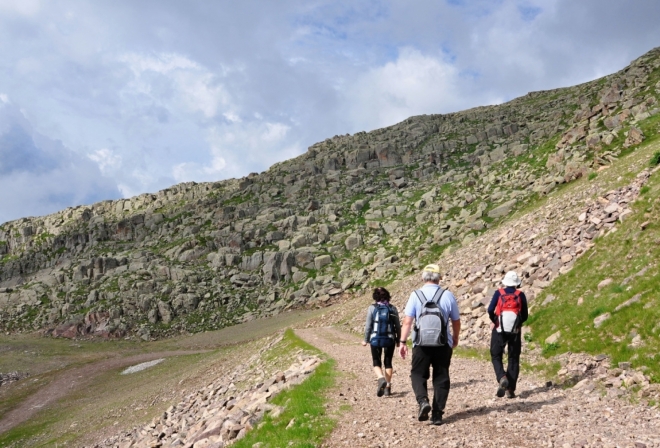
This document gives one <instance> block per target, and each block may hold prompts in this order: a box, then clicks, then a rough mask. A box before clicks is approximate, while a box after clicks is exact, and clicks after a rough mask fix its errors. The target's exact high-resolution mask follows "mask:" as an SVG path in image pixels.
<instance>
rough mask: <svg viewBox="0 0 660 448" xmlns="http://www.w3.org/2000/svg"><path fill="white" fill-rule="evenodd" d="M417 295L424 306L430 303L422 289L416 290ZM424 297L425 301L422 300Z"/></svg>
mask: <svg viewBox="0 0 660 448" xmlns="http://www.w3.org/2000/svg"><path fill="white" fill-rule="evenodd" d="M415 295H416V296H417V298H418V299H419V302H420V303H421V304H422V305H424V302H428V300H429V299H427V298H426V295H425V294H424V291H422V290H421V289H416V290H415ZM422 297H424V300H422Z"/></svg>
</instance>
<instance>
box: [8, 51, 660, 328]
mask: <svg viewBox="0 0 660 448" xmlns="http://www.w3.org/2000/svg"><path fill="white" fill-rule="evenodd" d="M659 81H660V49H655V50H652V51H651V52H649V53H647V54H646V55H644V56H642V57H640V58H638V59H637V60H635V61H633V62H632V63H631V65H630V66H628V67H626V68H625V69H623V70H621V71H619V72H617V73H614V74H612V75H609V76H606V77H604V78H601V79H598V80H595V81H592V82H589V83H585V84H582V85H579V86H574V87H570V88H563V89H555V90H550V91H543V92H533V93H529V94H527V95H526V96H524V97H521V98H517V99H515V100H513V101H510V102H508V103H505V104H502V105H499V106H488V107H479V108H475V109H470V110H466V111H462V112H457V113H453V114H447V115H427V116H418V117H411V118H409V119H407V120H405V121H404V122H402V123H399V124H396V125H394V126H391V127H388V128H384V129H379V130H376V131H373V132H369V133H366V132H360V133H357V134H355V135H352V136H350V135H345V136H335V137H333V138H329V139H327V140H325V141H323V142H320V143H317V144H315V145H312V146H311V147H310V148H309V149H308V151H307V152H306V153H305V154H303V155H301V156H299V157H297V158H295V159H292V160H288V161H285V162H282V163H278V164H276V165H274V166H272V167H271V168H270V169H269V170H268V171H266V172H263V173H260V174H256V173H253V174H250V175H249V176H247V177H245V178H243V179H239V180H235V179H232V180H229V181H221V182H216V183H203V184H196V183H185V184H179V185H175V186H173V187H171V188H169V189H166V190H163V191H160V192H158V193H156V194H143V195H140V196H137V197H135V198H131V199H126V200H119V201H105V202H101V203H97V204H93V205H91V206H82V207H76V208H70V209H66V210H64V211H61V212H58V213H55V214H52V215H49V216H45V217H38V218H23V219H20V220H16V221H12V222H8V223H4V224H3V225H2V226H0V257H2V258H1V259H0V328H2V329H3V330H4V331H24V330H34V329H43V330H46V331H48V332H50V333H52V334H54V335H62V336H69V337H75V336H81V335H87V334H93V335H100V336H110V337H120V336H125V335H133V334H135V335H139V336H141V337H142V338H143V339H149V338H152V337H155V336H159V335H167V334H172V333H175V332H181V331H201V330H204V329H211V328H220V327H224V326H227V325H232V324H234V323H237V322H242V321H246V320H251V319H255V318H258V317H263V316H267V315H273V314H277V313H280V312H282V311H284V310H288V309H292V308H299V307H318V306H326V305H328V304H331V303H334V302H336V301H338V300H341V299H342V297H346V296H348V295H350V294H351V292H353V291H360V290H362V289H364V288H366V287H367V286H369V284H370V283H373V282H378V283H379V284H383V283H385V284H387V283H388V282H390V281H392V280H394V279H397V278H403V277H404V276H406V275H408V274H409V273H411V272H412V271H413V270H414V269H415V268H418V267H419V266H420V265H422V264H424V263H427V262H429V261H431V260H437V259H438V257H439V256H440V255H441V254H442V253H443V252H444V251H446V252H445V256H448V254H450V253H457V252H455V251H456V250H459V249H458V248H460V247H461V246H463V247H467V245H468V244H469V243H470V242H474V241H475V240H476V239H477V238H480V235H481V234H482V233H483V232H485V231H486V230H487V229H489V228H493V227H496V226H498V225H500V223H501V222H502V221H504V220H506V218H508V217H509V216H510V215H511V214H512V213H513V212H515V211H516V210H517V209H521V208H523V207H526V206H529V205H530V204H533V203H535V202H536V201H537V200H539V198H541V197H543V196H544V195H547V194H548V193H550V192H551V191H552V190H553V189H555V188H557V187H558V186H559V185H561V184H565V183H568V182H571V181H573V180H575V179H577V178H580V177H582V176H585V175H589V174H590V173H593V172H595V171H597V170H598V169H599V168H600V167H601V166H604V165H608V164H610V163H611V162H612V161H613V160H615V159H616V158H617V157H618V156H619V155H620V154H621V153H624V152H630V151H633V150H634V149H635V148H636V147H637V145H638V144H639V143H641V142H642V141H643V140H644V138H645V137H649V136H650V135H651V134H655V133H657V129H656V128H655V127H652V126H649V125H648V123H651V122H653V120H654V119H655V118H657V117H654V115H656V114H657V112H658V110H659V109H658V108H657V107H656V106H657V101H658V98H659V96H658V95H659V93H660V85H659V84H657V83H658V82H659ZM645 123H646V124H647V125H645ZM635 188H637V189H639V185H637V186H635V185H633V184H631V186H630V187H629V189H628V190H625V189H624V190H621V191H616V192H613V193H612V195H611V197H609V196H608V197H606V198H605V200H606V201H607V204H605V203H604V202H602V203H595V204H594V205H593V208H591V209H589V210H584V212H585V216H584V219H581V221H580V222H581V223H582V224H581V225H577V224H576V226H577V227H575V226H574V227H572V228H570V231H571V233H570V234H568V235H560V234H557V235H555V236H552V237H551V236H548V239H547V241H545V242H544V243H543V246H544V247H545V246H547V248H546V249H545V251H544V252H542V253H541V254H539V255H538V256H537V255H534V253H532V251H531V249H532V248H533V246H530V247H529V248H528V249H529V250H528V252H530V255H529V256H527V255H526V254H527V252H522V253H519V254H518V256H517V258H516V263H518V264H517V265H516V266H522V267H524V270H525V272H524V274H525V275H526V276H527V277H528V279H529V281H531V282H532V284H534V285H535V287H536V288H537V289H538V290H539V291H540V289H541V288H542V287H543V286H544V284H545V282H548V281H550V280H551V279H552V278H554V276H556V275H557V274H558V273H560V272H562V270H564V271H565V270H566V269H567V268H568V266H570V263H571V262H572V260H573V259H574V257H575V256H576V255H579V254H580V253H582V252H584V250H586V249H587V248H588V247H589V241H590V240H591V239H593V238H594V237H595V236H597V235H599V234H602V233H604V232H606V231H607V230H608V229H609V228H610V227H611V226H612V225H613V223H614V222H615V221H616V220H617V219H619V218H620V217H621V216H622V215H625V214H626V213H627V212H626V204H627V202H629V201H630V199H631V198H632V196H633V195H634V194H636V192H635ZM561 206H562V204H559V205H558V207H561ZM615 206H616V210H615V209H614V207H615ZM548 213H549V214H548V215H547V216H545V220H546V224H547V227H548V228H546V229H540V230H539V229H537V228H536V227H532V228H529V229H527V232H528V233H530V234H529V235H528V237H530V238H528V240H527V241H532V240H533V238H531V236H532V235H531V234H533V233H537V234H538V233H539V232H540V231H543V232H546V231H549V229H550V227H552V226H553V225H554V221H555V219H554V216H555V215H553V214H552V213H550V212H548ZM529 225H530V226H536V225H538V223H537V222H531V221H530V222H529ZM541 225H543V223H541ZM489 234H492V232H490V233H489ZM508 241H509V239H507V236H506V234H505V233H503V234H502V236H501V238H500V239H499V240H498V239H494V240H489V242H488V244H490V246H489V247H484V256H487V255H488V254H498V253H500V252H501V251H502V250H509V251H513V250H514V248H509V249H506V248H505V247H504V246H505V244H506V243H507V242H508ZM534 241H535V242H534V244H537V242H536V241H537V240H534ZM569 242H571V244H570V245H569V244H568V243H569ZM539 244H540V243H539ZM472 247H474V246H472ZM516 250H517V249H516ZM459 251H460V250H459ZM569 257H570V258H569ZM468 268H469V269H470V274H469V275H470V276H471V277H469V276H468V277H467V278H466V277H465V276H463V280H464V281H463V284H461V285H459V284H458V283H456V284H455V285H454V286H456V287H458V288H462V289H460V290H459V291H458V295H459V298H460V299H462V307H463V308H464V310H465V309H467V307H469V308H470V309H473V308H474V309H479V308H480V306H481V307H482V306H483V304H481V305H478V304H479V303H480V302H481V301H482V300H481V299H483V298H484V297H487V296H488V288H490V287H492V284H490V283H493V282H494V281H495V280H494V279H495V277H496V276H497V275H499V272H498V271H501V270H503V269H506V268H508V266H504V265H500V264H496V263H494V262H493V263H491V262H490V261H488V262H486V261H485V262H484V266H482V267H481V268H480V267H479V266H470V267H465V269H468ZM479 279H483V281H481V280H479ZM477 283H478V284H477ZM478 313H481V314H479V316H481V315H483V309H481V310H480V311H479V310H477V311H475V312H474V316H475V318H476V316H477V314H478ZM475 331H476V330H475ZM475 334H477V333H475ZM477 337H478V334H477V336H475V339H476V338H477Z"/></svg>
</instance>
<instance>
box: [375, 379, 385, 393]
mask: <svg viewBox="0 0 660 448" xmlns="http://www.w3.org/2000/svg"><path fill="white" fill-rule="evenodd" d="M385 386H387V380H386V379H385V378H378V390H377V391H376V395H378V396H379V397H382V396H383V394H384V393H385Z"/></svg>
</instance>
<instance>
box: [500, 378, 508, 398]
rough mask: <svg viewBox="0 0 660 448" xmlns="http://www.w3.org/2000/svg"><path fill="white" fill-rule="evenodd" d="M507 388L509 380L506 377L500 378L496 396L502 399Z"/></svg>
mask: <svg viewBox="0 0 660 448" xmlns="http://www.w3.org/2000/svg"><path fill="white" fill-rule="evenodd" d="M507 387H509V380H508V379H507V377H506V375H504V376H503V377H502V378H500V385H499V386H498V387H497V396H498V397H500V398H502V397H503V396H504V393H505V392H506V388H507Z"/></svg>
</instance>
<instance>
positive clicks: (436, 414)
mask: <svg viewBox="0 0 660 448" xmlns="http://www.w3.org/2000/svg"><path fill="white" fill-rule="evenodd" d="M422 280H423V281H424V286H422V288H421V289H419V290H417V291H414V292H413V293H412V294H410V298H409V299H408V303H407V304H406V309H405V311H404V314H405V317H404V319H403V325H402V326H401V347H400V348H399V354H400V355H401V357H402V358H405V357H406V354H407V353H408V348H407V347H406V338H407V337H408V335H409V334H410V330H411V328H412V326H413V322H415V331H413V350H412V366H411V371H410V379H411V381H412V387H413V391H414V392H415V398H416V399H417V403H418V405H419V411H418V415H417V419H418V420H419V421H426V420H428V419H429V412H431V411H432V413H431V424H433V425H441V424H442V414H443V412H444V409H445V405H446V404H447V397H448V396H449V387H450V385H451V384H450V381H449V364H450V363H451V356H452V353H453V349H454V347H456V346H457V345H458V335H459V333H460V331H461V320H460V317H461V316H460V313H459V311H458V304H457V303H456V298H455V297H454V295H453V294H452V293H451V292H450V291H448V290H443V289H442V288H440V267H439V266H438V265H437V264H430V265H428V266H426V267H425V268H424V270H423V271H422ZM429 302H430V303H429ZM438 317H440V319H438ZM427 318H430V319H432V320H428V321H427V320H426V319H427ZM433 319H434V320H433ZM432 321H433V322H441V324H442V325H441V326H442V328H441V329H440V333H441V335H440V337H438V336H436V335H437V330H438V329H437V327H433V326H432V325H431V324H430V323H429V324H428V325H429V327H428V329H427V328H424V327H422V322H432ZM449 322H451V325H449ZM425 325H426V324H425ZM418 329H421V330H424V331H422V332H418V331H417V330H418ZM425 335H434V336H433V338H432V339H431V341H429V339H427V338H426V336H425ZM431 367H433V405H432V406H431V404H430V403H429V397H428V389H427V381H428V379H429V377H430V368H431Z"/></svg>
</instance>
